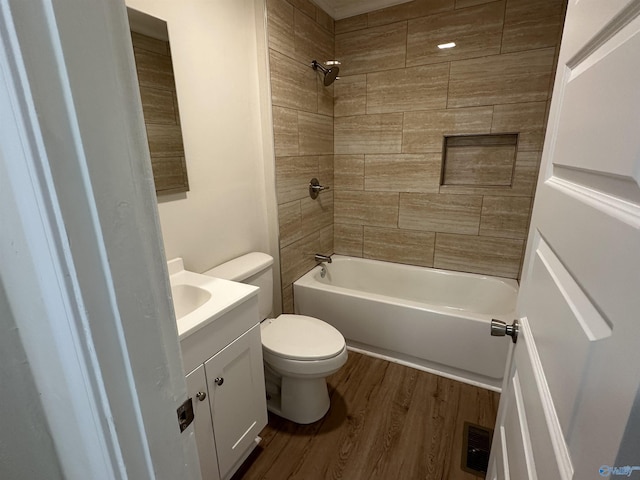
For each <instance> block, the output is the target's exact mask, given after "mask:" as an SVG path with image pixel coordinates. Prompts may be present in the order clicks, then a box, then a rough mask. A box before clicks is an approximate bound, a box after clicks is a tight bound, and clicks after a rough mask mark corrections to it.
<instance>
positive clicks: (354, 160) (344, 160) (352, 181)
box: [334, 155, 364, 190]
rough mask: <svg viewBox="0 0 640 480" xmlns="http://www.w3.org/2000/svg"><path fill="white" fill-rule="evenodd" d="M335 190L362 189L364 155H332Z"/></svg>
mask: <svg viewBox="0 0 640 480" xmlns="http://www.w3.org/2000/svg"><path fill="white" fill-rule="evenodd" d="M334 184H335V188H336V190H364V155H336V156H335V157H334Z"/></svg>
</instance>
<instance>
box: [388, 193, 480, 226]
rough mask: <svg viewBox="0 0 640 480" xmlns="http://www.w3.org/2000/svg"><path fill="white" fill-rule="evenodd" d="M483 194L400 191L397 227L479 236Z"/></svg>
mask: <svg viewBox="0 0 640 480" xmlns="http://www.w3.org/2000/svg"><path fill="white" fill-rule="evenodd" d="M481 207H482V197H481V196H478V195H446V194H442V193H433V194H432V193H425V194H422V193H401V194H400V214H399V219H398V227H399V228H405V229H408V230H424V231H429V232H448V233H459V234H465V235H477V234H478V229H479V227H480V211H481V210H480V209H481Z"/></svg>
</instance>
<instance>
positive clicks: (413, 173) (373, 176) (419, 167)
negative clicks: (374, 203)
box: [364, 153, 442, 193]
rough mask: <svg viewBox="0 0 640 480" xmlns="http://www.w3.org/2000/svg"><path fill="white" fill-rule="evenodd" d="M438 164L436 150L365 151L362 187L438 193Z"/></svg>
mask: <svg viewBox="0 0 640 480" xmlns="http://www.w3.org/2000/svg"><path fill="white" fill-rule="evenodd" d="M441 164H442V156H441V155H440V154H439V153H423V154H386V155H366V156H365V179H364V188H365V190H370V191H388V192H424V193H438V191H439V187H440V171H441Z"/></svg>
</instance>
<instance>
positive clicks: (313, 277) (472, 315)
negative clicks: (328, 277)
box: [293, 254, 520, 323]
mask: <svg viewBox="0 0 640 480" xmlns="http://www.w3.org/2000/svg"><path fill="white" fill-rule="evenodd" d="M332 258H333V259H334V260H338V261H347V262H350V261H355V262H365V263H369V264H385V263H387V264H393V265H398V266H400V267H402V268H405V267H406V268H410V269H411V270H414V271H416V270H430V271H433V272H436V273H437V274H443V275H447V276H462V277H467V278H474V279H477V280H485V281H491V282H499V283H503V284H505V285H506V286H507V287H509V288H512V289H513V290H514V294H515V295H516V296H517V294H518V290H519V288H520V286H519V284H518V282H517V281H516V280H515V279H513V278H505V277H495V276H492V275H483V274H478V273H469V272H458V271H455V270H444V269H440V268H434V267H423V266H417V265H409V264H405V263H396V262H387V261H386V260H374V259H370V258H361V257H351V256H348V255H337V254H336V255H332ZM321 270H322V266H321V265H317V266H315V267H314V268H312V269H311V270H309V271H308V272H307V273H305V274H304V275H302V276H301V277H300V278H298V279H297V280H296V281H295V282H293V285H294V286H295V285H298V286H300V287H305V288H311V289H314V290H329V291H333V292H336V293H342V294H346V295H350V296H353V297H356V298H361V299H373V300H376V301H379V302H382V303H386V304H389V305H396V306H405V305H406V306H410V307H412V308H417V309H420V310H423V311H426V312H431V313H439V314H445V315H457V316H460V317H464V318H467V319H471V320H477V321H487V319H489V320H490V319H491V318H495V319H496V320H503V321H505V322H508V323H511V322H512V321H513V319H514V318H516V316H515V315H516V306H515V304H514V308H513V310H511V311H510V312H506V313H500V314H489V313H479V312H474V311H472V310H467V309H464V308H456V307H450V306H444V305H433V304H429V303H425V302H419V301H416V300H409V299H404V298H402V299H400V300H396V297H392V296H389V295H382V294H379V293H371V292H361V291H360V290H356V289H353V288H348V287H341V286H338V285H333V284H330V283H323V282H320V281H319V280H317V275H319V274H320V272H321ZM294 297H295V294H294ZM294 303H295V301H294Z"/></svg>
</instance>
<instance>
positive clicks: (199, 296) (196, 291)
mask: <svg viewBox="0 0 640 480" xmlns="http://www.w3.org/2000/svg"><path fill="white" fill-rule="evenodd" d="M171 296H172V297H173V307H174V308H175V311H176V318H178V319H180V318H182V317H184V316H186V315H188V314H190V313H191V312H193V311H194V310H195V309H196V308H198V307H200V306H202V305H204V303H205V302H207V300H209V299H210V298H211V293H210V292H209V291H207V290H205V289H204V288H200V287H196V286H195V285H189V284H186V283H179V284H177V285H171Z"/></svg>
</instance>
